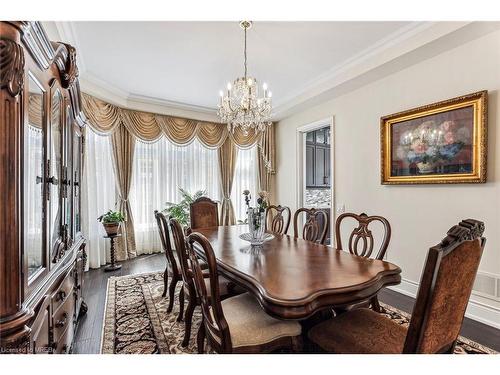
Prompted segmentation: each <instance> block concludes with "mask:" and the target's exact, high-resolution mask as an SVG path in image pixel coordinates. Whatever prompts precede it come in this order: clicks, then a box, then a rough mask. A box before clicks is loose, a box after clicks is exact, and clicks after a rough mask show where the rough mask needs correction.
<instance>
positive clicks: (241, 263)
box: [195, 225, 401, 320]
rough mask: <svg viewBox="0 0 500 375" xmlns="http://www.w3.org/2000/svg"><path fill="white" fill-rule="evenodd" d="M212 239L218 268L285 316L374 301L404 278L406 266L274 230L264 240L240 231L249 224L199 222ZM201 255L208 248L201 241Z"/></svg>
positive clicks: (298, 316) (302, 316)
mask: <svg viewBox="0 0 500 375" xmlns="http://www.w3.org/2000/svg"><path fill="white" fill-rule="evenodd" d="M196 232H199V233H201V234H203V235H204V236H205V237H206V238H207V239H208V241H209V242H210V244H211V246H212V248H213V251H214V254H215V257H216V259H217V268H218V273H219V274H220V275H221V276H223V277H224V278H226V279H228V280H229V281H231V282H233V283H235V284H236V285H238V286H240V287H241V288H244V289H245V290H247V291H248V292H249V293H251V294H252V295H254V296H255V298H256V299H257V300H258V301H259V303H260V305H261V306H262V308H263V309H264V310H265V311H266V312H267V313H268V314H270V315H271V316H274V317H276V318H280V319H296V320H302V319H306V318H308V317H311V316H312V315H314V314H315V313H317V312H319V311H322V310H325V309H327V308H335V307H345V306H349V305H353V304H356V303H360V302H364V301H368V300H369V299H370V298H371V297H373V296H375V295H377V293H378V292H379V291H380V290H381V289H382V288H384V287H387V286H389V285H397V284H399V283H400V282H401V269H400V268H399V267H398V266H397V265H395V264H393V263H390V262H387V261H383V260H376V259H369V258H365V257H361V256H357V255H353V254H350V253H349V252H347V251H343V250H337V249H335V248H332V247H330V246H326V245H322V244H319V243H314V242H310V241H306V240H303V239H301V238H294V237H293V236H290V235H286V234H285V235H278V234H274V237H273V238H271V239H269V240H268V241H265V242H264V243H263V244H262V245H261V246H252V245H251V244H250V243H249V242H247V241H246V240H243V239H241V238H240V235H242V234H244V233H246V232H248V226H247V225H232V226H218V227H210V228H198V229H196ZM195 251H196V253H197V255H198V256H199V257H200V258H201V259H204V260H206V256H205V253H204V252H203V250H202V249H201V248H200V247H196V246H195Z"/></svg>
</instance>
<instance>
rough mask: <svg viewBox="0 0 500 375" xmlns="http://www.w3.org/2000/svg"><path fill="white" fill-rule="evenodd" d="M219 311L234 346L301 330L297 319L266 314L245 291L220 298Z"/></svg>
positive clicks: (271, 339) (286, 335) (295, 334)
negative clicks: (283, 318)
mask: <svg viewBox="0 0 500 375" xmlns="http://www.w3.org/2000/svg"><path fill="white" fill-rule="evenodd" d="M222 311H223V312H224V316H225V318H226V321H227V324H228V326H229V332H230V334H231V341H232V344H233V348H237V347H242V346H254V345H261V344H265V343H268V342H271V341H273V340H275V339H278V338H281V337H294V336H299V335H300V333H301V331H302V328H301V326H300V324H299V323H298V322H296V321H291V320H279V319H275V318H273V317H271V316H270V315H268V314H266V313H265V312H264V310H263V309H262V307H261V306H260V305H259V303H258V302H257V300H256V299H255V297H253V296H252V295H250V294H248V293H243V294H240V295H239V296H236V297H231V298H228V299H226V300H224V301H222Z"/></svg>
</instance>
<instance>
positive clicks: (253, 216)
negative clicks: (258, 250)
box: [240, 190, 272, 245]
mask: <svg viewBox="0 0 500 375" xmlns="http://www.w3.org/2000/svg"><path fill="white" fill-rule="evenodd" d="M243 195H244V197H245V204H246V206H247V222H248V229H249V233H244V234H242V235H241V236H240V237H241V238H242V239H244V240H246V241H249V242H250V243H251V244H252V245H262V244H263V243H264V242H265V241H266V240H268V239H271V238H272V235H270V234H268V233H266V209H267V192H266V191H261V192H260V193H259V198H257V206H256V207H251V206H250V201H251V199H252V196H251V195H250V191H249V190H244V191H243Z"/></svg>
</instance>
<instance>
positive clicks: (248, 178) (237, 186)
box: [231, 146, 259, 221]
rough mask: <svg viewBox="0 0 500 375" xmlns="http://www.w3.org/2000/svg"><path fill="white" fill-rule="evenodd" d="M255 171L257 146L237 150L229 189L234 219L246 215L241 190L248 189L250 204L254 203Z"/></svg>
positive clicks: (244, 217) (256, 180) (256, 190)
mask: <svg viewBox="0 0 500 375" xmlns="http://www.w3.org/2000/svg"><path fill="white" fill-rule="evenodd" d="M257 173H258V172H257V146H255V147H252V148H251V149H248V150H238V158H237V160H236V171H235V173H234V179H233V190H232V191H231V201H232V202H233V207H234V214H235V216H236V220H241V221H245V219H246V216H247V210H246V206H245V199H244V198H243V190H250V193H251V194H252V202H251V203H250V205H255V196H256V195H257V193H258V186H259V184H258V174H257Z"/></svg>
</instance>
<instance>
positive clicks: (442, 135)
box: [381, 91, 487, 183]
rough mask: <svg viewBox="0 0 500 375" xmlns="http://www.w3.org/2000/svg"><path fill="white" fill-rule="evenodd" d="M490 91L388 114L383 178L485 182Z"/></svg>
mask: <svg viewBox="0 0 500 375" xmlns="http://www.w3.org/2000/svg"><path fill="white" fill-rule="evenodd" d="M486 95H487V94H486V92H484V91H482V92H479V93H475V94H471V95H469V96H464V97H460V98H455V99H450V100H448V101H445V102H440V103H435V104H432V105H429V106H424V107H421V108H416V109H414V110H409V111H405V112H401V113H398V114H395V115H390V116H386V117H383V118H382V120H381V131H382V133H381V134H382V138H381V139H382V168H383V170H382V183H436V182H439V183H442V182H443V181H450V182H457V181H459V180H460V182H472V180H473V179H474V181H475V182H484V181H485V176H486V175H485V173H486V170H485V167H484V165H485V164H486V163H485V158H486V154H485V150H486V143H485V139H486V138H485V137H486ZM477 141H479V142H477ZM478 167H479V168H478ZM454 176H457V177H460V179H458V178H457V179H456V180H453V177H454ZM469 176H472V177H474V178H472V177H471V178H469ZM478 177H479V180H480V181H478ZM469 180H470V181H469Z"/></svg>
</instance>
